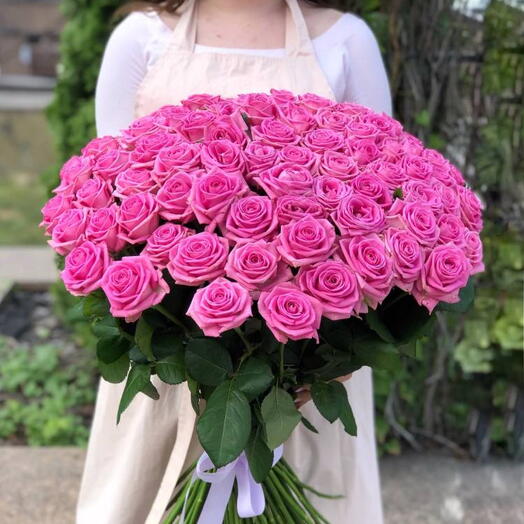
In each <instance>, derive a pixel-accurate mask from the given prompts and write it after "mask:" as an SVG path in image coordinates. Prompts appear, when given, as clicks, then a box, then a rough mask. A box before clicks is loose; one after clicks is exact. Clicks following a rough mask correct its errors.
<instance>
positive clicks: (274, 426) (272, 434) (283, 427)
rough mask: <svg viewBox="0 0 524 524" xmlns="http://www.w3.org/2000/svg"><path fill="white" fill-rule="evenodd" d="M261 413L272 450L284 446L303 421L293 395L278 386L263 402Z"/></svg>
mask: <svg viewBox="0 0 524 524" xmlns="http://www.w3.org/2000/svg"><path fill="white" fill-rule="evenodd" d="M261 411H262V418H263V419H264V424H265V427H266V437H267V444H268V446H269V448H270V449H275V448H277V447H278V446H280V444H283V443H284V442H285V441H286V440H287V439H288V438H289V436H290V435H291V433H292V431H293V429H295V426H296V425H297V424H298V423H299V422H300V419H301V416H300V413H299V411H298V409H297V408H296V406H295V403H294V402H293V399H292V398H291V395H290V394H289V393H287V392H286V391H284V390H283V389H281V388H279V387H277V386H274V387H273V389H272V390H271V391H270V392H269V394H268V395H267V396H266V398H265V399H264V401H263V402H262V408H261Z"/></svg>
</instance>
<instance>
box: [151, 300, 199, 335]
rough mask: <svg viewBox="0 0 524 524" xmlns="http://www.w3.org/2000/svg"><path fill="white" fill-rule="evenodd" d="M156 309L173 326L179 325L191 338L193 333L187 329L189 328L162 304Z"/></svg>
mask: <svg viewBox="0 0 524 524" xmlns="http://www.w3.org/2000/svg"><path fill="white" fill-rule="evenodd" d="M155 309H156V310H157V311H158V312H160V313H162V315H164V316H165V317H166V318H167V319H169V320H171V322H173V324H175V325H177V326H178V327H179V328H180V329H182V330H183V331H184V333H185V335H186V336H187V337H191V333H190V332H189V329H187V327H186V326H184V324H182V322H181V321H180V320H178V318H176V317H175V315H173V314H172V313H171V312H170V311H169V310H168V309H166V308H165V307H164V306H162V305H161V304H158V305H157V306H155Z"/></svg>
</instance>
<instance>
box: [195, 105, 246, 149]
mask: <svg viewBox="0 0 524 524" xmlns="http://www.w3.org/2000/svg"><path fill="white" fill-rule="evenodd" d="M245 129H246V124H245V123H244V121H243V120H242V117H241V116H240V115H239V114H238V113H234V114H231V115H221V116H219V117H217V118H215V120H213V122H211V124H209V125H208V126H207V127H206V130H205V133H204V141H205V142H215V141H217V140H227V141H228V142H233V143H234V144H238V145H243V144H245V143H246V141H247V134H246V132H245Z"/></svg>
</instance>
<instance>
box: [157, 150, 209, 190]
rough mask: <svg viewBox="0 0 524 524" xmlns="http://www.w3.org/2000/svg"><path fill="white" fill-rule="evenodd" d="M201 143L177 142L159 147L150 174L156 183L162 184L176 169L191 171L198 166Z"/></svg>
mask: <svg viewBox="0 0 524 524" xmlns="http://www.w3.org/2000/svg"><path fill="white" fill-rule="evenodd" d="M201 147H202V146H201V144H192V143H191V142H179V143H177V144H174V145H172V146H170V147H166V148H164V149H161V150H160V151H159V152H158V155H157V157H156V159H155V165H154V166H153V171H152V173H151V176H152V177H153V178H154V179H155V180H156V181H157V183H158V184H160V185H161V184H163V183H164V182H165V181H166V180H167V179H168V178H169V177H170V176H171V175H172V174H174V173H176V172H178V171H184V172H187V171H191V170H193V169H198V168H199V167H200V149H201Z"/></svg>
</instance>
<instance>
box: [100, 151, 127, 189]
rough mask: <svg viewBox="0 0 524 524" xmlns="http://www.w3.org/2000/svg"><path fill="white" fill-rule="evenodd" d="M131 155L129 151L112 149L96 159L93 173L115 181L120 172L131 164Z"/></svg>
mask: <svg viewBox="0 0 524 524" xmlns="http://www.w3.org/2000/svg"><path fill="white" fill-rule="evenodd" d="M129 155H130V153H129V151H123V150H122V149H110V150H109V151H108V152H107V153H104V154H102V155H100V156H99V157H98V158H97V159H96V162H95V165H94V166H93V173H94V174H95V175H98V176H99V177H100V178H103V179H104V180H109V181H110V182H113V180H114V179H115V178H116V177H117V175H118V174H119V173H121V172H122V171H124V170H126V169H127V168H128V167H129V166H130V164H131V160H130V157H129Z"/></svg>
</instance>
